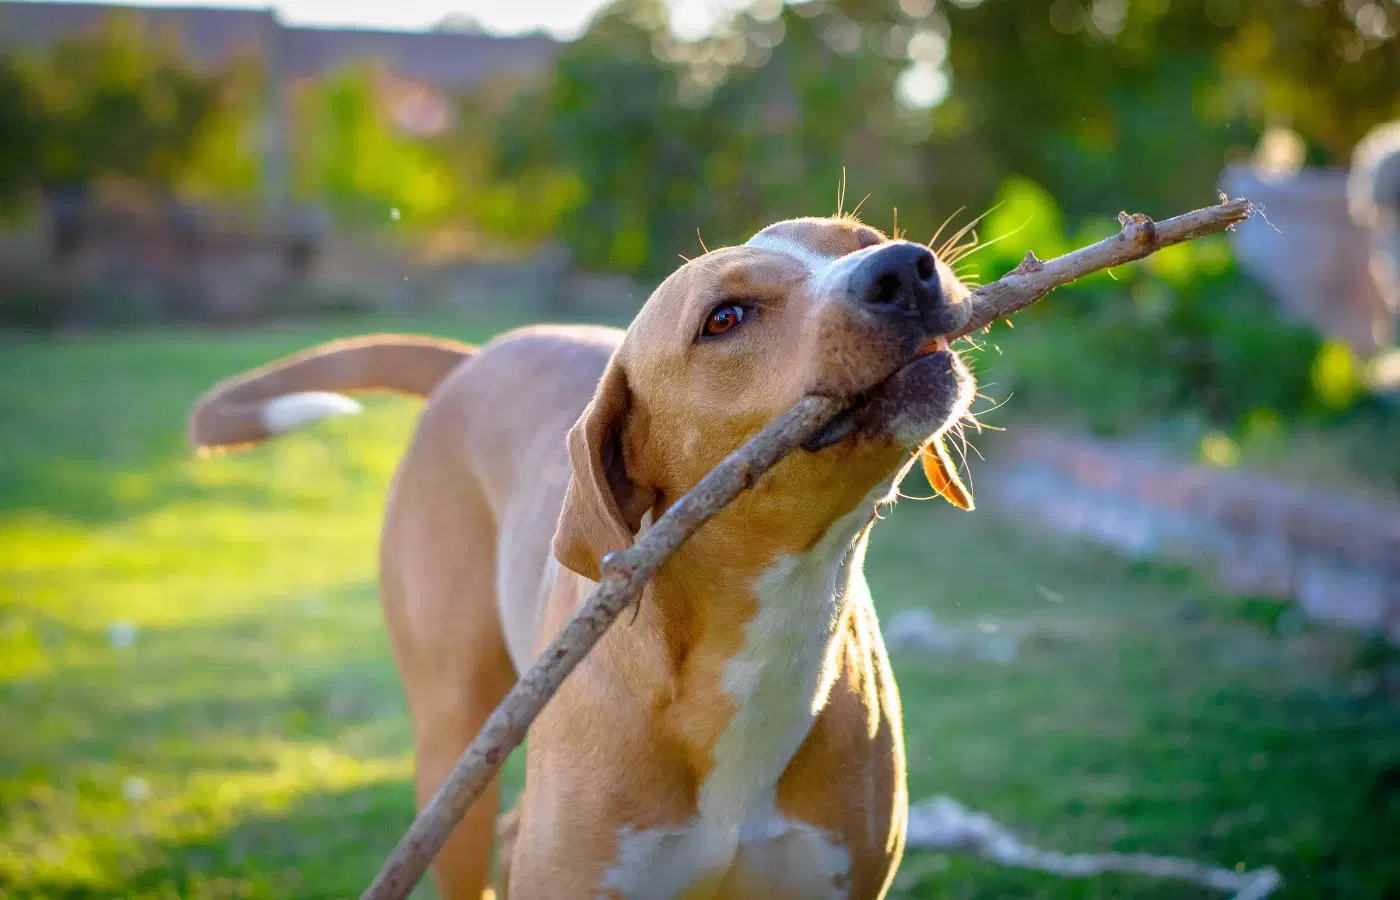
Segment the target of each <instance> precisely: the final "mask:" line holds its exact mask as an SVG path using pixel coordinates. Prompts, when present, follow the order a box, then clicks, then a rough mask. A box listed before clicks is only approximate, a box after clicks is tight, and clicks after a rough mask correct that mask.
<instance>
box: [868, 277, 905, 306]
mask: <svg viewBox="0 0 1400 900" xmlns="http://www.w3.org/2000/svg"><path fill="white" fill-rule="evenodd" d="M899 289H900V283H899V276H898V275H897V274H895V273H894V272H887V273H885V274H884V275H881V276H880V277H879V278H877V279H875V293H874V294H873V295H872V296H871V298H870V302H871V303H874V304H876V305H880V304H885V303H894V302H895V301H897V300H898V299H899Z"/></svg>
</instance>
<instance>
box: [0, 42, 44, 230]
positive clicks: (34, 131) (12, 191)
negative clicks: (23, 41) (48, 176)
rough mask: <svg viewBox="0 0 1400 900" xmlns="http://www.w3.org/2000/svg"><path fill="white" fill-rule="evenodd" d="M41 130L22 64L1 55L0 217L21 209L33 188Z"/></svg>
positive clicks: (12, 58) (32, 95) (33, 98)
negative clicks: (27, 193) (33, 175)
mask: <svg viewBox="0 0 1400 900" xmlns="http://www.w3.org/2000/svg"><path fill="white" fill-rule="evenodd" d="M40 127H41V123H40V121H39V120H38V116H37V111H36V109H35V97H34V94H33V92H32V91H31V90H30V88H29V83H28V81H27V80H26V79H25V77H24V73H23V72H21V71H20V68H19V65H18V61H17V60H16V59H15V58H14V57H12V56H6V55H0V214H3V213H5V212H8V211H10V210H11V209H12V208H13V207H14V206H16V205H18V203H19V201H21V200H22V199H23V196H24V194H25V193H26V192H27V190H28V189H29V188H31V187H33V184H32V183H31V182H32V173H33V172H35V171H36V170H37V168H38V165H39V157H40V152H41V151H40V142H39V140H38V134H39V129H40Z"/></svg>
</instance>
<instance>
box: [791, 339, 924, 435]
mask: <svg viewBox="0 0 1400 900" xmlns="http://www.w3.org/2000/svg"><path fill="white" fill-rule="evenodd" d="M940 353H952V350H951V349H950V348H949V346H948V339H947V338H946V337H943V336H939V337H931V338H927V339H925V340H924V342H923V343H922V344H920V345H919V349H918V350H916V351H914V355H913V356H912V357H910V358H909V359H908V360H907V361H906V362H905V363H904V364H903V365H902V366H900V367H899V368H898V369H896V370H895V371H893V372H891V373H890V374H889V376H887V377H886V378H885V379H883V380H882V381H881V382H880V383H879V384H876V385H875V386H874V387H872V388H871V389H870V390H868V391H865V392H863V393H862V394H861V395H860V396H858V397H857V398H855V401H854V402H853V403H852V404H851V405H850V406H849V407H847V408H846V410H845V411H844V412H841V413H839V414H837V416H836V418H834V419H832V420H831V421H830V422H828V423H827V425H826V427H825V428H823V429H822V430H821V431H819V432H818V433H817V434H816V435H814V436H812V437H811V438H810V439H809V440H808V441H807V442H806V443H805V444H803V445H802V446H803V449H805V450H807V451H809V452H812V453H816V452H818V451H821V450H824V449H826V448H827V447H830V446H832V445H834V444H839V443H841V442H842V441H843V440H845V439H846V438H847V437H850V436H851V435H852V434H853V433H855V431H856V430H857V428H858V426H857V416H858V415H859V414H860V413H861V412H862V411H863V410H864V408H865V407H867V406H869V405H870V402H871V395H872V394H873V393H875V392H876V391H878V390H879V389H880V388H881V387H882V386H883V385H884V384H885V383H886V382H888V381H889V380H890V379H892V378H894V377H895V376H896V375H898V374H899V373H900V372H902V371H904V370H905V369H907V368H909V367H910V366H914V365H918V364H920V363H921V362H923V361H924V360H925V359H927V358H928V357H931V356H935V355H937V354H940Z"/></svg>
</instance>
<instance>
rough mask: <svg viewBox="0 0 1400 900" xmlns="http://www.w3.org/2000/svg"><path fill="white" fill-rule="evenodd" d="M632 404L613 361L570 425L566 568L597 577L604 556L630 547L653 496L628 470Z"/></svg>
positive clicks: (563, 525)
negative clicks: (625, 440) (625, 436)
mask: <svg viewBox="0 0 1400 900" xmlns="http://www.w3.org/2000/svg"><path fill="white" fill-rule="evenodd" d="M631 407H632V392H631V389H630V388H629V387H628V384H627V373H626V371H625V370H624V369H623V367H622V365H621V364H620V363H619V362H618V361H617V360H616V359H614V360H612V361H610V362H609V363H608V368H607V370H606V371H605V372H604V373H603V378H602V380H601V381H599V382H598V389H597V391H596V392H595V393H594V395H593V400H592V402H590V403H589V404H588V406H587V407H586V408H585V409H584V411H583V414H582V415H581V416H579V420H578V421H577V422H576V423H574V427H573V428H571V429H569V465H570V467H571V468H572V470H573V471H572V474H571V475H570V476H569V487H568V490H567V492H566V493H565V494H564V508H563V510H562V511H561V512H560V513H559V525H558V527H557V528H556V529H555V532H554V556H555V558H557V559H558V560H559V562H560V563H562V564H563V565H564V566H565V567H566V568H568V569H570V570H572V571H574V572H577V573H578V574H580V575H582V576H583V577H585V578H588V579H591V580H593V581H598V580H599V578H600V575H601V573H600V569H599V560H601V559H602V558H603V557H604V556H606V555H607V554H609V553H613V552H616V551H618V550H623V549H625V548H627V547H628V546H630V545H631V543H632V538H633V537H635V536H636V534H637V530H638V529H639V528H640V527H641V521H642V517H643V516H644V515H646V513H647V510H649V509H651V507H652V504H653V502H654V500H655V497H654V494H652V493H651V492H650V491H644V490H642V489H641V488H639V487H638V486H637V485H636V484H635V483H634V482H633V481H632V479H631V477H630V476H629V475H628V473H627V467H626V464H625V462H624V461H623V455H622V431H623V425H624V423H625V422H626V420H627V415H628V412H629V411H630V409H631Z"/></svg>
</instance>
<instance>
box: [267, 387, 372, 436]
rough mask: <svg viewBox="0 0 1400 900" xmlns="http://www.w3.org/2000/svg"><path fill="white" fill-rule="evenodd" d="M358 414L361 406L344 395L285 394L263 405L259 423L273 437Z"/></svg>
mask: <svg viewBox="0 0 1400 900" xmlns="http://www.w3.org/2000/svg"><path fill="white" fill-rule="evenodd" d="M359 411H360V404H358V403H356V402H355V401H354V400H351V399H350V398H349V397H347V396H345V395H344V394H333V393H330V392H329V391H303V392H302V393H299V394H284V395H282V396H281V397H274V398H273V399H271V400H269V401H267V402H266V403H265V404H263V408H262V413H261V415H262V422H263V425H264V427H266V428H267V430H268V431H270V432H272V433H273V434H286V433H287V432H289V431H296V430H297V429H298V428H305V427H306V426H307V425H312V424H314V423H316V422H319V421H321V420H322V419H330V418H333V417H335V416H350V415H354V414H355V413H358V412H359Z"/></svg>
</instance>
